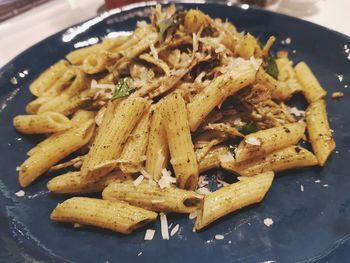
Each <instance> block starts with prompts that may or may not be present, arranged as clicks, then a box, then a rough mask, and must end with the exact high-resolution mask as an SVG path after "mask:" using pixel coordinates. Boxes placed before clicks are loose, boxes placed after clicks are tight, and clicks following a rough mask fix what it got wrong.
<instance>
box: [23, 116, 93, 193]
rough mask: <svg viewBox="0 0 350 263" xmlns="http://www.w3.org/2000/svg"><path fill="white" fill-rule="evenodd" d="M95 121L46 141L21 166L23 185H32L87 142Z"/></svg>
mask: <svg viewBox="0 0 350 263" xmlns="http://www.w3.org/2000/svg"><path fill="white" fill-rule="evenodd" d="M94 129H95V123H94V121H93V120H90V121H88V122H86V123H84V124H82V125H81V126H78V127H76V128H72V129H69V130H68V131H66V132H64V133H62V134H60V136H58V137H56V138H55V140H51V141H50V143H46V144H45V146H44V147H41V149H40V151H36V152H35V153H34V154H33V155H31V156H30V157H29V158H28V159H27V160H25V162H24V163H23V164H22V165H21V166H20V170H19V183H20V185H21V186H22V187H26V186H28V185H30V184H31V183H32V182H33V181H34V180H35V179H37V178H38V177H39V176H40V175H42V174H43V173H45V172H46V171H47V170H49V169H50V167H51V166H53V165H55V164H56V163H58V162H59V161H60V160H62V159H63V158H65V157H67V156H68V155H69V154H71V153H73V152H75V151H76V150H78V149H80V148H81V147H83V146H84V145H85V144H87V143H88V142H89V140H90V138H91V137H92V135H93V133H94Z"/></svg>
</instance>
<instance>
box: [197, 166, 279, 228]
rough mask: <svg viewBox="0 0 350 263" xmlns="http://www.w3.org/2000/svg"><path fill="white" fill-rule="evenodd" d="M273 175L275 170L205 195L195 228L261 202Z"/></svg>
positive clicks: (202, 226)
mask: <svg viewBox="0 0 350 263" xmlns="http://www.w3.org/2000/svg"><path fill="white" fill-rule="evenodd" d="M273 177H274V173H273V172H266V173H262V174H258V175H255V176H252V177H249V178H247V179H244V180H242V181H239V182H237V183H234V184H231V185H228V186H224V187H222V188H220V189H219V190H217V191H215V192H213V193H211V194H209V195H207V196H205V197H204V199H203V201H202V204H201V210H200V213H199V214H198V215H197V220H196V224H195V228H196V229H197V230H199V229H202V228H204V227H205V226H207V225H209V224H210V223H212V222H214V221H215V220H217V219H219V218H220V217H223V216H224V215H227V214H229V213H232V212H234V211H236V210H238V209H241V208H243V207H246V206H248V205H252V204H255V203H259V202H261V201H262V199H263V198H264V196H265V195H266V193H267V191H268V190H269V188H270V187H271V184H272V181H273Z"/></svg>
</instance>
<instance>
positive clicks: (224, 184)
mask: <svg viewBox="0 0 350 263" xmlns="http://www.w3.org/2000/svg"><path fill="white" fill-rule="evenodd" d="M216 181H218V183H220V184H222V185H223V186H227V185H229V184H228V183H226V182H225V181H223V180H220V179H216Z"/></svg>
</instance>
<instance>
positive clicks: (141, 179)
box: [134, 175, 145, 186]
mask: <svg viewBox="0 0 350 263" xmlns="http://www.w3.org/2000/svg"><path fill="white" fill-rule="evenodd" d="M143 179H145V177H144V176H143V175H140V176H139V177H137V178H136V179H135V180H134V186H138V185H139V184H141V183H142V181H143Z"/></svg>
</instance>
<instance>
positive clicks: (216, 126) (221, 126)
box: [203, 123, 244, 138]
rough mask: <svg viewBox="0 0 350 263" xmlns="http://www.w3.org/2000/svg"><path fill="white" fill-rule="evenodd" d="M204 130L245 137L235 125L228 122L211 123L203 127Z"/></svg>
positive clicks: (234, 136)
mask: <svg viewBox="0 0 350 263" xmlns="http://www.w3.org/2000/svg"><path fill="white" fill-rule="evenodd" d="M203 129H204V130H214V131H219V132H223V133H225V134H227V135H228V136H230V137H233V138H236V137H244V135H243V134H242V133H240V132H239V131H238V130H237V129H236V128H235V127H233V126H231V125H230V124H227V123H209V124H208V125H206V126H204V127H203Z"/></svg>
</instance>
